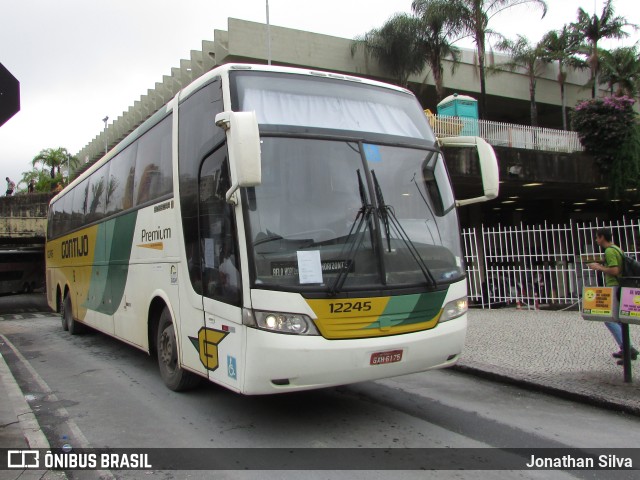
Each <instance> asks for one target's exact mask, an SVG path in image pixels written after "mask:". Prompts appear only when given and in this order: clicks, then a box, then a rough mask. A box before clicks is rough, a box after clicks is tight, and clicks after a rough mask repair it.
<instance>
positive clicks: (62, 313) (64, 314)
mask: <svg viewBox="0 0 640 480" xmlns="http://www.w3.org/2000/svg"><path fill="white" fill-rule="evenodd" d="M68 297H69V295H65V297H64V300H63V301H62V306H61V307H60V320H61V322H62V329H63V330H64V331H65V332H66V331H67V330H69V323H67V311H69V312H70V311H71V299H70V298H69V301H68V302H67V298H68ZM67 305H68V307H67Z"/></svg>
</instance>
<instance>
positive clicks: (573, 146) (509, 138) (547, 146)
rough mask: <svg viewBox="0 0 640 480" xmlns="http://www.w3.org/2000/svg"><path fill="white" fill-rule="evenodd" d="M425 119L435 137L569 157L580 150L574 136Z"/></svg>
mask: <svg viewBox="0 0 640 480" xmlns="http://www.w3.org/2000/svg"><path fill="white" fill-rule="evenodd" d="M427 116H428V118H429V123H431V126H432V128H433V130H434V132H435V134H436V136H438V137H456V136H459V135H474V136H479V137H482V138H484V139H485V140H486V141H487V142H488V143H490V144H491V145H494V146H502V147H511V148H524V149H527V150H542V151H545V152H567V153H571V152H581V151H583V150H584V148H583V147H582V145H581V144H580V140H579V139H578V134H577V133H576V132H569V131H566V130H555V129H552V128H540V127H528V126H526V125H515V124H512V123H502V122H492V121H488V120H475V119H472V118H461V117H444V116H440V115H433V114H428V115H427Z"/></svg>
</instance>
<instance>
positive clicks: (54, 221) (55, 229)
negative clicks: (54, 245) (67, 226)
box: [49, 199, 64, 238]
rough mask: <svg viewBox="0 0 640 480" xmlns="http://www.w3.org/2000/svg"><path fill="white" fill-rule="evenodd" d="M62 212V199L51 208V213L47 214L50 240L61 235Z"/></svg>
mask: <svg viewBox="0 0 640 480" xmlns="http://www.w3.org/2000/svg"><path fill="white" fill-rule="evenodd" d="M63 210H64V203H63V201H62V199H59V200H58V201H57V202H56V203H54V204H53V205H52V206H51V212H50V213H49V236H50V237H52V238H53V237H57V236H58V235H60V234H61V233H62V215H63Z"/></svg>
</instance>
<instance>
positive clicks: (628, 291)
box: [620, 287, 640, 323]
mask: <svg viewBox="0 0 640 480" xmlns="http://www.w3.org/2000/svg"><path fill="white" fill-rule="evenodd" d="M620 321H621V322H624V323H640V288H627V287H623V288H622V293H621V295H620Z"/></svg>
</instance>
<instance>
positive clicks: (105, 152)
mask: <svg viewBox="0 0 640 480" xmlns="http://www.w3.org/2000/svg"><path fill="white" fill-rule="evenodd" d="M102 121H103V122H104V154H105V155H106V154H107V145H108V144H109V143H108V142H107V122H108V121H109V117H108V116H107V117H104V118H103V119H102Z"/></svg>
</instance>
